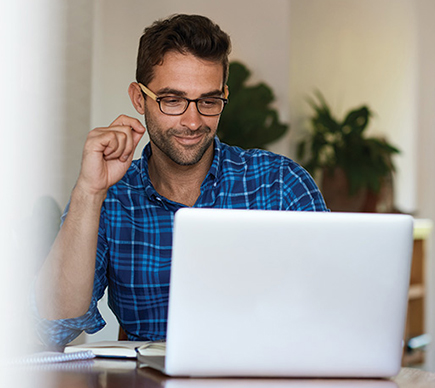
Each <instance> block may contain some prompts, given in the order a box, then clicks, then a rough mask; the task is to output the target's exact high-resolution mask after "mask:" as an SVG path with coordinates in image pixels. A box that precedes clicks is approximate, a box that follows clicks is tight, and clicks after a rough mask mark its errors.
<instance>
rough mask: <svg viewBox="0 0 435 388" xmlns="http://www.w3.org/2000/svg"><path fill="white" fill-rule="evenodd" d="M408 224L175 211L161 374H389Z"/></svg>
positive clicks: (397, 335) (396, 359) (398, 340)
mask: <svg viewBox="0 0 435 388" xmlns="http://www.w3.org/2000/svg"><path fill="white" fill-rule="evenodd" d="M412 229H413V222H412V218H411V217H409V216H405V215H379V214H351V213H311V212H310V213H309V212H277V211H253V210H249V211H247V210H223V209H221V210H218V209H182V210H180V211H179V212H177V214H176V218H175V224H174V242H173V261H172V274H171V288H170V302H169V317H168V332H167V349H166V352H167V353H166V373H167V374H169V375H180V376H183V375H188V376H307V377H309V376H339V377H359V376H364V377H383V376H392V375H394V374H396V373H397V372H398V370H399V368H400V360H401V354H402V336H403V332H404V324H405V317H406V306H407V292H408V285H409V271H410V260H411V256H412V241H413V240H412Z"/></svg>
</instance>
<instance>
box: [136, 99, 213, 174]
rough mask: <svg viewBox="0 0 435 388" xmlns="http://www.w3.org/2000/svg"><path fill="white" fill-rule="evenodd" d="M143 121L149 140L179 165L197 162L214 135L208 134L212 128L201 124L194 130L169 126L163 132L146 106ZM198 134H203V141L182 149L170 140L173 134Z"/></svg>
mask: <svg viewBox="0 0 435 388" xmlns="http://www.w3.org/2000/svg"><path fill="white" fill-rule="evenodd" d="M145 122H146V127H147V131H148V136H149V138H150V140H151V142H152V143H153V144H154V145H155V146H156V147H157V148H158V149H159V150H160V151H161V152H163V153H164V154H165V155H166V156H167V157H168V158H169V159H171V160H172V161H173V162H174V163H176V164H178V165H180V166H193V165H195V164H197V163H198V162H199V161H200V160H201V159H202V157H203V156H204V154H205V152H206V151H207V150H208V149H209V148H210V146H211V145H212V143H213V141H214V135H212V136H210V134H211V132H212V130H211V128H210V127H208V126H202V127H200V128H198V129H196V130H194V131H192V130H190V129H188V128H185V129H182V130H177V129H175V128H170V129H168V130H167V131H166V132H165V131H163V130H162V129H161V128H160V127H159V125H158V124H157V123H156V121H154V120H153V119H152V118H151V114H150V112H149V111H148V109H147V108H146V107H145ZM199 134H204V135H205V137H204V139H203V140H204V141H203V142H201V143H200V144H195V145H193V146H190V147H189V146H186V147H185V150H184V151H183V150H180V149H179V148H177V147H176V146H175V145H174V143H173V142H172V141H171V139H172V137H173V136H174V135H177V136H195V135H199ZM189 151H190V152H189Z"/></svg>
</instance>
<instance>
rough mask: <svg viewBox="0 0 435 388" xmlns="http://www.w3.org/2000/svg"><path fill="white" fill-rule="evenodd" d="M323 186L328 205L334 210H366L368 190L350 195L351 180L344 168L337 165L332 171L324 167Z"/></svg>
mask: <svg viewBox="0 0 435 388" xmlns="http://www.w3.org/2000/svg"><path fill="white" fill-rule="evenodd" d="M321 187H322V189H321V190H322V194H323V198H324V199H325V202H326V205H327V206H328V208H329V209H331V210H332V211H338V212H361V211H364V207H365V203H366V199H367V190H366V189H361V190H359V191H358V192H356V193H355V194H354V195H349V182H348V180H347V177H346V174H345V172H344V170H343V169H341V168H339V167H336V168H335V169H334V170H333V171H332V172H331V171H329V170H327V169H324V170H323V173H322V181H321ZM375 208H376V206H375Z"/></svg>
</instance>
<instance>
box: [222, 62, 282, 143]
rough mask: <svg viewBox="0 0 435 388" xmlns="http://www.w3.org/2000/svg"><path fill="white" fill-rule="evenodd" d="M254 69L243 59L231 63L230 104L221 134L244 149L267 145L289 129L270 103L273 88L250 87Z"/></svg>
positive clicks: (224, 117) (225, 141)
mask: <svg viewBox="0 0 435 388" xmlns="http://www.w3.org/2000/svg"><path fill="white" fill-rule="evenodd" d="M250 74H251V72H250V71H249V70H248V69H247V67H246V66H245V65H243V64H242V63H240V62H232V63H231V64H230V71H229V79H228V88H229V90H230V95H229V100H230V102H229V104H228V105H227V106H226V107H225V109H224V111H223V112H222V116H221V119H220V122H219V130H218V136H219V138H220V140H222V141H223V142H224V143H227V144H230V145H235V146H239V147H242V148H245V149H247V148H265V146H266V145H267V144H269V143H271V142H273V141H275V140H277V139H278V138H279V137H281V136H282V135H283V134H284V133H285V132H286V131H287V128H288V125H287V124H283V123H281V122H280V121H279V117H278V112H277V111H276V109H273V108H272V107H271V106H270V105H271V103H272V102H273V101H274V99H275V98H274V95H273V92H272V89H271V88H270V87H269V86H268V85H266V84H265V83H259V84H257V85H253V86H247V85H246V81H247V80H248V78H249V76H250Z"/></svg>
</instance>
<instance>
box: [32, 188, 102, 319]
mask: <svg viewBox="0 0 435 388" xmlns="http://www.w3.org/2000/svg"><path fill="white" fill-rule="evenodd" d="M104 198H105V193H104V194H94V195H89V194H85V193H84V192H83V191H82V190H81V189H80V188H78V187H76V188H75V189H74V191H73V193H72V196H71V202H70V208H69V211H68V214H67V217H66V219H65V222H64V223H63V225H62V228H61V230H60V231H59V234H58V236H57V238H56V240H55V242H54V244H53V247H52V249H51V252H50V254H49V256H48V257H47V259H46V261H45V263H44V265H43V267H42V268H41V271H40V273H39V275H38V278H37V281H36V302H37V306H38V311H39V314H40V315H41V317H43V318H46V319H66V318H75V317H78V316H81V315H83V314H85V313H86V311H87V310H88V308H89V305H90V301H91V297H92V290H93V282H94V274H95V261H96V251H97V241H98V227H99V220H100V212H101V206H102V203H103V201H104Z"/></svg>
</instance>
